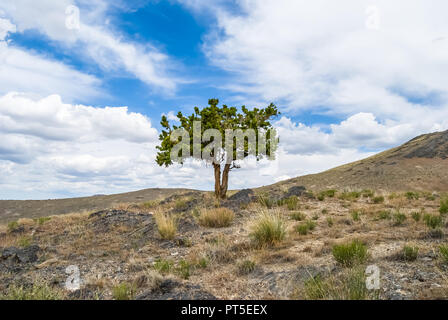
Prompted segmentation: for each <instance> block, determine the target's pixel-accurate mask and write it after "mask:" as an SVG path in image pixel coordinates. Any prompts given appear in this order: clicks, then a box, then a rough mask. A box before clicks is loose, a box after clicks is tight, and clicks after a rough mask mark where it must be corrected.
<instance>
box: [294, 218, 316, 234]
mask: <svg viewBox="0 0 448 320" xmlns="http://www.w3.org/2000/svg"><path fill="white" fill-rule="evenodd" d="M315 228H316V223H315V222H313V221H311V220H308V221H306V222H302V223H300V224H298V225H297V226H296V228H295V230H296V231H297V232H298V233H299V234H300V235H306V234H308V232H309V231H312V230H314V229H315Z"/></svg>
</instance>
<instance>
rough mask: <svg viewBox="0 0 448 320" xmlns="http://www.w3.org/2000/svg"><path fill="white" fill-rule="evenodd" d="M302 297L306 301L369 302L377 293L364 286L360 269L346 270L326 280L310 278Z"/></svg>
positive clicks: (364, 280) (363, 274) (317, 277)
mask: <svg viewBox="0 0 448 320" xmlns="http://www.w3.org/2000/svg"><path fill="white" fill-rule="evenodd" d="M303 292H304V293H302V295H303V297H304V298H305V299H308V300H369V299H376V298H377V292H376V291H370V290H368V289H367V286H366V275H365V273H364V270H363V269H362V268H356V269H353V270H346V271H344V272H343V273H342V274H340V275H337V276H336V275H332V276H329V277H328V278H323V277H322V276H319V275H318V276H315V277H311V278H310V279H309V280H307V281H306V282H305V288H304V291H303Z"/></svg>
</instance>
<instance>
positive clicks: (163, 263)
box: [154, 259, 174, 274]
mask: <svg viewBox="0 0 448 320" xmlns="http://www.w3.org/2000/svg"><path fill="white" fill-rule="evenodd" d="M173 267H174V263H173V262H172V261H170V260H164V259H157V260H156V261H155V262H154V269H156V270H157V271H159V272H160V273H161V274H168V273H170V272H171V270H172V269H173Z"/></svg>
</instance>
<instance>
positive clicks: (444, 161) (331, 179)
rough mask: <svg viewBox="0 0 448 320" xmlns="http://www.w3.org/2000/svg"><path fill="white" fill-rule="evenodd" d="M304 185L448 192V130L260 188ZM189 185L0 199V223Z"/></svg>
mask: <svg viewBox="0 0 448 320" xmlns="http://www.w3.org/2000/svg"><path fill="white" fill-rule="evenodd" d="M295 185H303V186H305V187H306V188H307V189H311V190H318V191H319V190H323V189H329V188H335V189H339V190H341V189H375V190H384V191H407V190H424V191H448V131H445V132H437V133H431V134H426V135H422V136H419V137H416V138H414V139H412V140H411V141H409V142H407V143H405V144H404V145H402V146H400V147H397V148H394V149H390V150H388V151H385V152H382V153H380V154H377V155H375V156H373V157H370V158H367V159H364V160H360V161H357V162H353V163H349V164H346V165H343V166H340V167H337V168H334V169H331V170H328V171H325V172H322V173H319V174H313V175H307V176H302V177H297V178H294V179H290V180H286V181H282V182H279V183H276V184H274V185H270V186H266V187H262V188H259V189H258V190H260V191H266V190H271V189H278V188H281V189H284V188H289V187H291V186H295ZM189 191H192V190H188V189H145V190H141V191H136V192H129V193H123V194H116V195H107V196H95V197H85V198H73V199H60V200H41V201H32V200H27V201H11V200H6V201H0V223H1V222H6V221H11V220H15V219H18V218H22V217H27V218H36V217H42V216H49V215H55V214H64V213H70V212H79V211H82V210H97V209H105V208H109V207H111V206H112V205H113V204H116V203H120V202H129V203H138V202H144V201H149V200H154V199H161V198H165V197H168V196H170V195H172V194H174V193H185V192H189Z"/></svg>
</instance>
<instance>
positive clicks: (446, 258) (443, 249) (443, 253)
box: [439, 244, 448, 263]
mask: <svg viewBox="0 0 448 320" xmlns="http://www.w3.org/2000/svg"><path fill="white" fill-rule="evenodd" d="M439 256H440V258H441V259H442V261H443V262H444V263H448V245H447V244H445V245H441V246H440V247H439Z"/></svg>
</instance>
